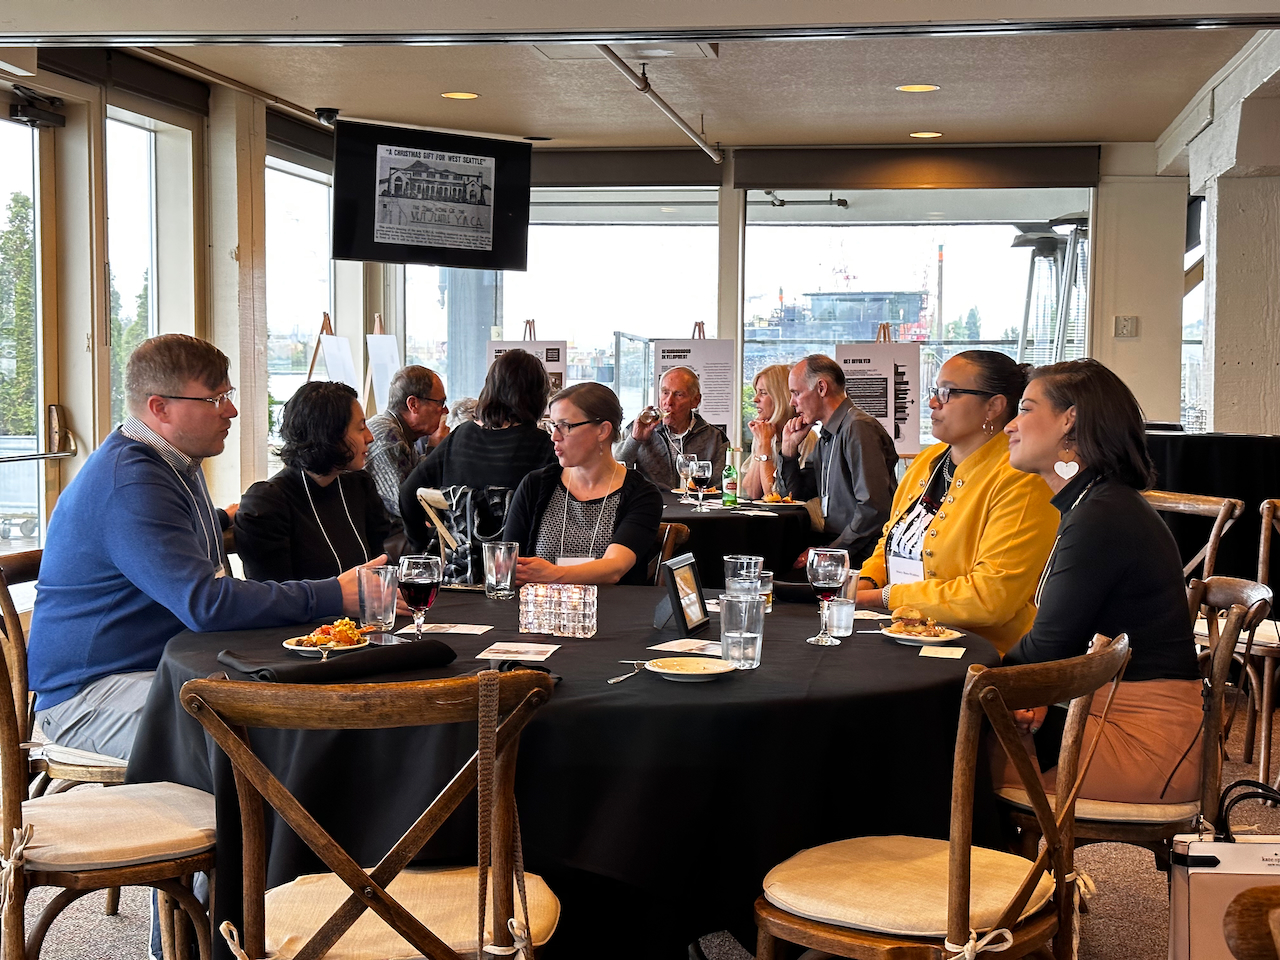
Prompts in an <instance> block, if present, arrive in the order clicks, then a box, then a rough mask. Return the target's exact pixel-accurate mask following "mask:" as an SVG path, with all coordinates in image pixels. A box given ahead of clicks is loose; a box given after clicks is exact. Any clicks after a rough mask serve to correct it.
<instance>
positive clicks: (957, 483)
mask: <svg viewBox="0 0 1280 960" xmlns="http://www.w3.org/2000/svg"><path fill="white" fill-rule="evenodd" d="M956 486H957V487H963V486H964V481H963V480H957V481H956Z"/></svg>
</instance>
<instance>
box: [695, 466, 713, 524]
mask: <svg viewBox="0 0 1280 960" xmlns="http://www.w3.org/2000/svg"><path fill="white" fill-rule="evenodd" d="M692 476H693V485H694V486H695V487H697V488H698V505H697V506H696V507H694V508H693V512H694V513H710V512H711V508H710V507H708V506H706V505H705V504H703V502H702V495H703V494H704V493H705V492H706V490H707V487H709V486H711V461H710V460H698V461H697V462H696V463H694V465H693V474H692Z"/></svg>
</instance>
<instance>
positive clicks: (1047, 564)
mask: <svg viewBox="0 0 1280 960" xmlns="http://www.w3.org/2000/svg"><path fill="white" fill-rule="evenodd" d="M1097 482H1098V478H1097V477H1094V478H1093V479H1092V480H1090V481H1089V485H1088V486H1086V487H1085V488H1084V489H1083V490H1081V491H1080V496H1078V497H1076V502H1075V503H1073V504H1071V510H1074V509H1075V508H1076V507H1078V506H1080V501H1081V500H1083V499H1084V497H1085V494H1087V493H1088V492H1089V491H1090V490H1092V489H1093V485H1094V484H1095V483H1097ZM1071 510H1068V511H1067V513H1070V512H1071ZM1063 519H1064V520H1065V519H1066V514H1063ZM1061 539H1062V534H1061V533H1059V534H1058V535H1057V536H1056V537H1054V538H1053V549H1052V550H1050V551H1049V559H1048V560H1046V561H1045V562H1044V573H1042V574H1040V582H1039V583H1038V584H1036V595H1035V599H1034V601H1033V602H1034V603H1035V605H1036V606H1037V607H1039V606H1040V594H1042V593H1043V592H1044V585H1045V581H1047V580H1048V579H1049V572H1050V571H1051V570H1052V569H1053V559H1054V557H1056V556H1057V555H1058V541H1059V540H1061Z"/></svg>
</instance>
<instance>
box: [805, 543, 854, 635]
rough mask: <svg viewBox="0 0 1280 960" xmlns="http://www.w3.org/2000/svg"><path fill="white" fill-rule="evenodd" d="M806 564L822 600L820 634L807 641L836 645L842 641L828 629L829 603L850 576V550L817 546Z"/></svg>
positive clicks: (811, 580) (813, 584) (812, 584)
mask: <svg viewBox="0 0 1280 960" xmlns="http://www.w3.org/2000/svg"><path fill="white" fill-rule="evenodd" d="M805 566H806V571H807V572H808V574H809V583H810V585H811V586H812V587H813V592H814V593H816V594H817V595H818V599H819V600H821V601H822V606H821V614H820V616H819V620H818V624H819V626H818V635H817V636H814V637H809V638H808V640H806V641H805V642H806V643H816V644H818V646H820V647H834V646H836V645H837V644H838V643H839V642H840V641H839V640H837V639H836V638H835V637H833V636H832V635H831V633H830V632H829V631H828V630H827V613H828V611H827V605H828V604H829V603H830V602H831V600H832V598H833V597H835V595H836V594H837V593H839V592H840V588H841V587H843V586H844V582H845V580H846V579H847V578H848V576H849V551H848V550H833V549H831V548H830V547H815V548H814V549H812V550H810V551H809V562H808V563H807V564H806V565H805Z"/></svg>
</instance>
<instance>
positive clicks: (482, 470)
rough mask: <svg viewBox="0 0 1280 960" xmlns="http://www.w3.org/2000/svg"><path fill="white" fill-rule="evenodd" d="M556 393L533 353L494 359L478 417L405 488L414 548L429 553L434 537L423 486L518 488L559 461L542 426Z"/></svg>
mask: <svg viewBox="0 0 1280 960" xmlns="http://www.w3.org/2000/svg"><path fill="white" fill-rule="evenodd" d="M550 392H551V390H550V385H549V381H548V379H547V371H546V368H545V367H544V366H543V365H542V361H541V360H539V359H538V358H537V357H535V356H534V355H533V354H531V353H529V352H527V351H525V350H508V351H506V352H505V353H503V354H501V355H500V356H499V357H498V359H496V360H495V361H494V362H493V364H492V366H490V367H489V372H488V373H487V374H486V375H485V378H484V389H483V390H481V391H480V398H479V400H478V401H477V403H476V413H475V420H474V421H467V422H465V423H461V424H459V425H458V426H457V427H456V428H455V429H454V430H453V431H451V432H450V434H449V436H447V437H445V439H444V440H443V441H442V442H441V443H440V445H439V446H438V447H436V448H435V449H434V450H432V451H431V454H430V456H428V457H427V458H426V459H425V460H423V461H422V462H421V463H420V464H418V465H417V466H416V467H415V468H414V469H413V472H412V473H410V474H409V476H408V479H406V480H405V482H404V483H403V484H401V486H400V516H401V517H402V518H404V529H405V533H406V535H407V536H408V538H409V546H410V548H411V549H412V550H414V551H415V552H417V553H426V552H428V549H429V546H430V544H431V542H432V540H433V539H434V536H433V532H434V528H433V527H430V526H429V525H428V523H427V513H426V511H425V510H423V509H422V504H421V503H419V502H418V488H420V487H427V488H433V489H438V488H444V487H453V486H466V487H472V488H475V489H480V488H483V487H507V488H508V489H512V490H514V489H515V488H516V487H517V486H519V485H520V481H521V480H523V479H524V478H525V477H526V476H527V475H528V474H529V472H530V471H532V470H537V469H538V468H539V467H545V466H547V465H548V464H551V463H554V462H555V459H556V457H555V453H554V452H553V451H552V449H551V438H550V437H548V436H547V434H546V432H545V431H544V430H541V429H539V427H538V420H539V419H540V418H541V417H542V414H543V411H545V410H546V408H547V396H548V394H549V393H550ZM501 520H502V518H501V517H499V518H498V521H499V522H501Z"/></svg>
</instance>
